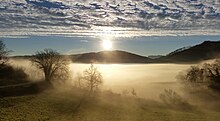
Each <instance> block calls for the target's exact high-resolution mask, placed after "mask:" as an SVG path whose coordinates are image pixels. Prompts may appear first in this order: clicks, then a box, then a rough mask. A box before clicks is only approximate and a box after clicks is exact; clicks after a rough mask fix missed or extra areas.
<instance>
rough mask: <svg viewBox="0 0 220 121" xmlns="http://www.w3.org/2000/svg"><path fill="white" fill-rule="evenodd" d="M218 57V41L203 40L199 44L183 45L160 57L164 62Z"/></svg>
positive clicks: (219, 55) (219, 45) (219, 52)
mask: <svg viewBox="0 0 220 121" xmlns="http://www.w3.org/2000/svg"><path fill="white" fill-rule="evenodd" d="M217 57H220V41H204V42H203V43H201V44H198V45H195V46H192V47H184V48H181V49H178V50H176V51H173V52H171V53H170V54H168V55H166V56H164V57H161V58H160V60H163V61H166V62H199V61H203V60H208V59H214V58H217Z"/></svg>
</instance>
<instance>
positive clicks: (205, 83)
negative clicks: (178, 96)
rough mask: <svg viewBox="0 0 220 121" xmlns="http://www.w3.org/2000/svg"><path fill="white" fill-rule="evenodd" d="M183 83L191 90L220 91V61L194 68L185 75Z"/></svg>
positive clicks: (182, 78)
mask: <svg viewBox="0 0 220 121" xmlns="http://www.w3.org/2000/svg"><path fill="white" fill-rule="evenodd" d="M179 77H181V78H180V79H181V81H182V82H183V84H184V85H185V86H186V87H192V88H191V89H208V88H210V89H214V90H218V91H220V59H217V60H215V61H214V62H213V63H204V64H202V65H201V66H192V67H191V68H190V69H189V70H187V72H186V73H185V74H183V75H180V76H179Z"/></svg>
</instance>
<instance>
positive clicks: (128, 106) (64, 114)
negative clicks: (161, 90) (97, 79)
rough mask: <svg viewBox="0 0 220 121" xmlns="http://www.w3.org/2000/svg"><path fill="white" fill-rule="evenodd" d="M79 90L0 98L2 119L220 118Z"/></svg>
mask: <svg viewBox="0 0 220 121" xmlns="http://www.w3.org/2000/svg"><path fill="white" fill-rule="evenodd" d="M82 95H83V92H82V91H79V90H76V89H56V90H48V91H45V92H43V93H40V94H37V95H27V96H19V97H5V98H1V99H0V120H2V121H7V120H10V121H19V120H20V121H47V120H51V121H204V120H207V121H219V120H220V112H218V111H212V110H206V109H201V108H196V107H192V108H189V109H188V108H182V107H181V108H180V107H169V106H166V105H163V104H162V103H159V102H156V101H151V100H144V99H138V98H135V97H124V96H121V95H119V94H114V93H111V92H102V93H99V94H96V95H94V96H93V97H87V98H85V100H83V102H82V104H81V105H80V106H79V102H80V101H81V97H82Z"/></svg>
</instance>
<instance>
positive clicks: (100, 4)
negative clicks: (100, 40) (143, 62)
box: [0, 0, 220, 36]
mask: <svg viewBox="0 0 220 121" xmlns="http://www.w3.org/2000/svg"><path fill="white" fill-rule="evenodd" d="M106 27H107V32H108V27H114V29H113V30H112V31H116V32H117V33H120V32H122V34H123V32H124V31H126V32H131V31H132V32H131V33H135V32H136V33H140V34H139V35H146V34H149V35H150V34H151V33H153V34H164V35H166V34H176V33H177V34H180V33H181V34H193V33H194V34H215V35H219V31H220V0H109V1H106V0H0V36H11V35H13V36H21V35H41V34H59V35H68V36H69V35H74V34H76V35H93V34H96V33H99V34H102V33H100V31H103V28H104V30H105V29H106ZM158 30H159V31H160V33H155V32H158ZM136 33H135V34H134V35H137V34H136ZM109 34H112V33H111V32H110V33H109Z"/></svg>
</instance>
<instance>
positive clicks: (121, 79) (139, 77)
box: [10, 59, 191, 99]
mask: <svg viewBox="0 0 220 121" xmlns="http://www.w3.org/2000/svg"><path fill="white" fill-rule="evenodd" d="M10 64H11V65H13V66H14V67H19V68H20V67H21V68H23V69H24V70H25V72H26V73H27V74H28V75H29V78H30V80H31V81H37V80H42V79H43V73H42V72H41V71H40V70H38V69H37V68H36V67H35V66H34V65H33V63H32V62H30V61H28V60H24V59H13V60H10ZM69 66H70V74H71V77H72V80H69V81H72V82H71V83H70V84H74V81H75V79H76V78H77V76H78V75H77V74H78V73H83V71H84V70H85V69H87V68H88V67H89V66H90V64H77V63H72V64H70V65H69ZM94 66H95V67H97V68H98V70H99V71H100V72H101V74H102V76H103V85H102V89H104V90H111V91H113V92H116V93H122V92H123V91H124V90H128V91H130V90H132V89H134V90H135V91H136V93H137V96H138V97H142V98H149V99H155V98H156V99H157V98H158V96H159V94H160V93H161V92H163V90H164V89H173V90H175V91H177V92H178V93H179V94H181V93H182V91H181V88H180V84H179V83H178V82H177V79H176V76H177V75H178V74H179V73H180V72H182V71H184V70H186V69H187V68H189V67H190V66H191V65H190V64H94Z"/></svg>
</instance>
